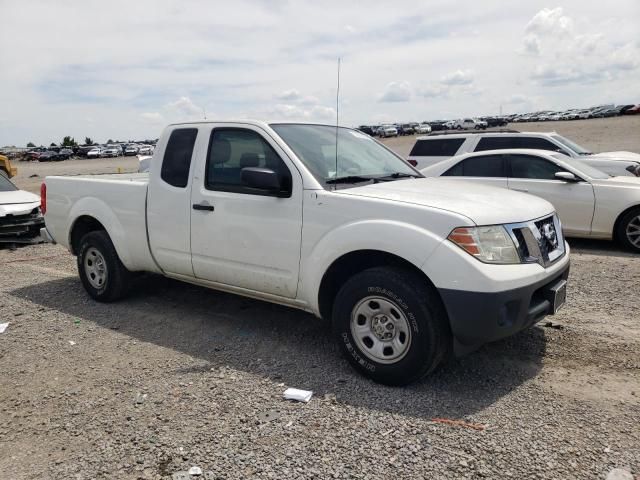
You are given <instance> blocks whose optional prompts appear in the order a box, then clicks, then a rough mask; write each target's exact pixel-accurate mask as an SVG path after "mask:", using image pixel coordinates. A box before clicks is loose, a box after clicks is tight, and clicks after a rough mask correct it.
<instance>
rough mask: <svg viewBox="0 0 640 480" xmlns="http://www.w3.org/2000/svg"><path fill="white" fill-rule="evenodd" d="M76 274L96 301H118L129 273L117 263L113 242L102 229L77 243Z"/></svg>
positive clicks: (126, 286)
mask: <svg viewBox="0 0 640 480" xmlns="http://www.w3.org/2000/svg"><path fill="white" fill-rule="evenodd" d="M77 263H78V274H79V275H80V280H81V281H82V285H83V286H84V288H85V290H86V291H87V293H88V294H89V295H90V296H91V297H92V298H93V299H95V300H97V301H99V302H113V301H115V300H118V299H120V298H122V297H123V296H124V295H125V294H126V292H127V289H128V286H129V282H130V278H131V273H130V272H129V270H127V269H126V267H125V266H124V265H123V264H122V262H121V261H120V258H119V257H118V253H117V252H116V249H115V247H114V246H113V242H112V241H111V238H109V235H108V234H107V232H105V231H104V230H100V231H96V232H89V233H87V234H86V235H85V236H84V237H82V239H81V240H80V247H79V248H78V257H77Z"/></svg>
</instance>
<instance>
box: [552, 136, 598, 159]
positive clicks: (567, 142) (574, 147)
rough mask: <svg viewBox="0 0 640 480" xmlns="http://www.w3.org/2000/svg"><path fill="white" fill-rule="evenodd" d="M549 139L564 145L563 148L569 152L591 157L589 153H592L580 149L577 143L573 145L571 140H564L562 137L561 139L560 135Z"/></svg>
mask: <svg viewBox="0 0 640 480" xmlns="http://www.w3.org/2000/svg"><path fill="white" fill-rule="evenodd" d="M551 138H553V139H554V140H556V141H558V142H560V143H561V144H562V145H564V146H565V147H567V148H569V149H570V150H572V151H574V152H575V153H577V154H578V155H591V153H592V152H590V151H589V150H587V149H586V148H582V147H581V146H580V145H578V144H577V143H574V142H572V141H571V140H569V139H568V138H564V137H562V136H560V135H551Z"/></svg>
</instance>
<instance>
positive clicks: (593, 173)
mask: <svg viewBox="0 0 640 480" xmlns="http://www.w3.org/2000/svg"><path fill="white" fill-rule="evenodd" d="M553 157H555V158H557V159H558V160H562V161H563V162H565V163H567V164H569V165H571V166H572V167H573V168H575V169H576V170H578V171H579V172H580V173H582V174H584V175H585V176H587V177H589V178H592V179H594V180H605V179H607V178H611V175H609V174H608V173H604V172H603V171H602V170H598V169H597V168H594V167H592V166H591V165H587V164H586V163H584V162H582V161H580V160H576V159H575V158H571V157H567V156H566V155H563V154H561V153H556V154H553Z"/></svg>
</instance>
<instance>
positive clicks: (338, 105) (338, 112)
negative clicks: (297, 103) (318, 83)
mask: <svg viewBox="0 0 640 480" xmlns="http://www.w3.org/2000/svg"><path fill="white" fill-rule="evenodd" d="M339 120H340V57H338V83H337V86H336V173H335V176H336V178H337V177H338V124H339V123H338V122H339ZM336 187H337V184H335V183H334V184H333V189H334V190H335V189H336Z"/></svg>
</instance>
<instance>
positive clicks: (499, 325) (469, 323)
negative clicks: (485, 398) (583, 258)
mask: <svg viewBox="0 0 640 480" xmlns="http://www.w3.org/2000/svg"><path fill="white" fill-rule="evenodd" d="M568 277H569V263H568V262H567V263H566V265H565V266H564V267H563V268H562V269H561V270H560V271H558V272H556V273H555V275H553V276H552V277H548V278H545V279H544V280H541V281H538V282H535V283H533V284H531V285H526V286H523V287H519V288H515V289H512V290H505V291H501V292H491V293H486V292H469V291H462V290H451V289H445V288H441V289H438V291H439V292H440V297H441V298H442V302H443V303H444V307H445V309H446V311H447V313H448V315H449V323H450V325H451V331H452V333H453V336H454V338H455V340H456V352H464V351H465V350H471V349H473V348H474V347H476V346H479V345H481V344H483V343H488V342H492V341H495V340H499V339H501V338H505V337H508V336H511V335H513V334H515V333H517V332H519V331H521V330H524V329H525V328H528V327H530V326H532V325H534V324H535V323H537V322H539V321H540V320H542V319H543V318H544V317H545V316H547V315H552V314H553V313H554V312H553V310H552V304H551V301H550V300H549V294H550V289H551V288H552V287H553V286H555V285H556V284H558V282H559V281H561V280H565V281H566V280H567V278H568Z"/></svg>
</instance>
